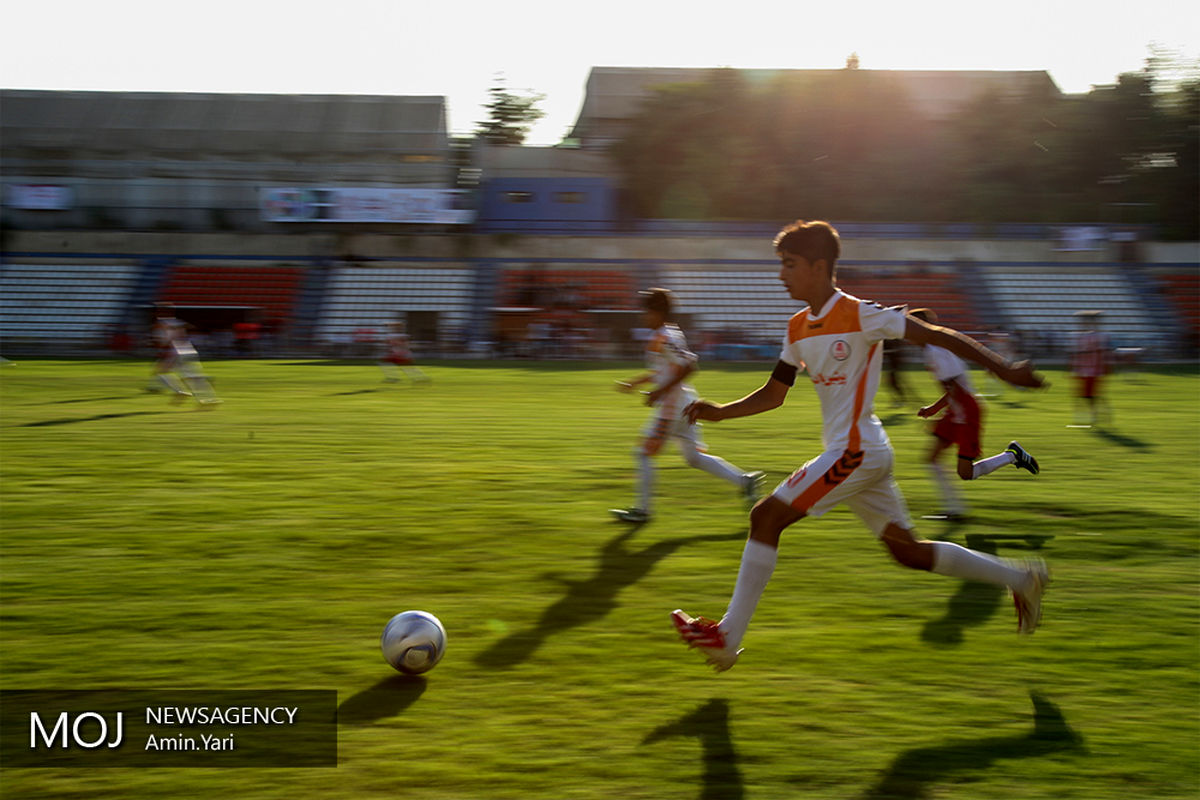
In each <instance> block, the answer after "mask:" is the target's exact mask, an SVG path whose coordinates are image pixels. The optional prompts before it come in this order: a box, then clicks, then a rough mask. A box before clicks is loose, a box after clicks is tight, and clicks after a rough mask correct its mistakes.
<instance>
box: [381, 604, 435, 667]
mask: <svg viewBox="0 0 1200 800" xmlns="http://www.w3.org/2000/svg"><path fill="white" fill-rule="evenodd" d="M379 648H380V649H381V650H383V658H384V660H385V661H387V662H388V663H389V664H391V665H392V666H393V667H395V668H396V669H398V670H400V671H401V672H403V673H404V674H406V675H420V674H421V673H422V672H428V671H429V670H431V669H433V668H434V666H435V665H436V664H437V663H438V662H439V661H441V660H442V653H444V652H446V629H445V628H443V627H442V623H441V622H440V621H439V620H438V618H437V617H435V616H434V615H433V614H430V613H429V612H428V611H401V612H400V613H399V614H397V615H396V616H394V617H392V619H391V620H390V621H389V622H388V624H387V626H386V627H385V628H384V629H383V635H382V636H380V637H379Z"/></svg>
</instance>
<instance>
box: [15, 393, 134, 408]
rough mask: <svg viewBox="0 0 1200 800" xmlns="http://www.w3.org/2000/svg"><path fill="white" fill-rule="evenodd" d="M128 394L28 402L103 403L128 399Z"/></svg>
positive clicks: (56, 403) (37, 404) (53, 403)
mask: <svg viewBox="0 0 1200 800" xmlns="http://www.w3.org/2000/svg"><path fill="white" fill-rule="evenodd" d="M128 399H129V395H117V396H116V397H73V398H71V399H70V400H51V401H49V402H47V403H30V404H29V405H35V406H65V405H71V404H73V403H103V402H106V401H109V400H128Z"/></svg>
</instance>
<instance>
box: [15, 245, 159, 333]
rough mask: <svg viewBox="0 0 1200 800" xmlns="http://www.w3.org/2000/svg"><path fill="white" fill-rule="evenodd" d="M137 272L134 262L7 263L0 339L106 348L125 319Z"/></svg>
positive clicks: (138, 271)
mask: <svg viewBox="0 0 1200 800" xmlns="http://www.w3.org/2000/svg"><path fill="white" fill-rule="evenodd" d="M139 274H140V267H139V266H138V265H137V264H133V263H87V264H82V263H81V264H61V263H53V264H51V263H21V264H14V263H5V264H4V265H3V266H2V267H0V343H2V344H3V346H4V348H5V350H13V349H22V348H28V347H33V348H35V349H40V348H42V347H50V348H54V349H61V350H72V349H75V348H80V347H86V348H94V347H96V346H97V345H100V346H104V343H106V342H107V341H108V340H109V338H110V337H111V336H112V334H113V333H114V332H115V329H116V328H117V327H119V326H120V325H121V324H122V323H123V322H124V320H125V313H126V308H127V306H128V303H129V299H130V297H131V295H132V292H133V290H134V287H135V286H136V284H137V281H138V276H139Z"/></svg>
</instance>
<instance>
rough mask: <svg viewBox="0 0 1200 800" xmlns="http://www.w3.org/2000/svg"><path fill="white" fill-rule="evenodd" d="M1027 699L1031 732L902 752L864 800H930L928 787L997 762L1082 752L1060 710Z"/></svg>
mask: <svg viewBox="0 0 1200 800" xmlns="http://www.w3.org/2000/svg"><path fill="white" fill-rule="evenodd" d="M1029 699H1030V700H1032V701H1033V730H1031V731H1029V732H1027V733H1023V734H1020V735H1017V736H988V737H984V738H981V739H959V740H953V739H952V740H950V741H947V742H943V743H942V744H937V745H933V746H931V747H917V748H914V749H912V750H906V751H904V752H903V753H901V754H900V755H898V756H896V759H895V760H894V761H892V763H891V766H889V767H888V769H887V771H886V772H884V773H883V775H882V776H881V777H880V779H879V782H878V783H876V784H875V785H874V786H873V787H871V789H869V790H868V791H867V793H866V794H865V795H863V800H894V799H895V798H903V799H904V800H922V798H927V797H929V796H930V789H931V785H932V784H936V783H940V782H942V781H945V780H948V779H950V778H951V777H952V776H955V775H959V776H969V775H973V774H978V773H981V772H983V771H985V770H987V769H988V768H990V767H991V766H992V764H993V763H994V762H996V761H1001V760H1004V759H1014V758H1038V757H1041V756H1046V755H1050V754H1051V753H1062V752H1066V751H1070V750H1077V751H1080V752H1083V751H1084V750H1085V748H1084V744H1083V737H1082V736H1080V735H1079V734H1077V733H1075V731H1073V730H1071V726H1070V725H1068V724H1067V721H1066V719H1065V718H1064V717H1063V715H1062V712H1061V711H1060V710H1059V709H1058V706H1056V705H1054V703H1051V702H1050V701H1049V700H1047V699H1046V698H1045V697H1043V696H1042V695H1041V694H1039V693H1038V692H1030V693H1029Z"/></svg>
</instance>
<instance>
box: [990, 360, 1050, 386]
mask: <svg viewBox="0 0 1200 800" xmlns="http://www.w3.org/2000/svg"><path fill="white" fill-rule="evenodd" d="M999 375H1000V378H1001V379H1003V380H1004V381H1007V382H1008V383H1011V384H1012V385H1013V386H1025V387H1027V388H1030V389H1041V388H1042V387H1043V386H1045V385H1046V381H1045V380H1044V379H1043V378H1042V376H1041V375H1039V374H1037V373H1036V372H1034V371H1033V363H1032V362H1030V361H1017V362H1015V363H1010V364H1008V365H1007V367H1006V368H1005V369H1004V371H1003V372H1001V373H999Z"/></svg>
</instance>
